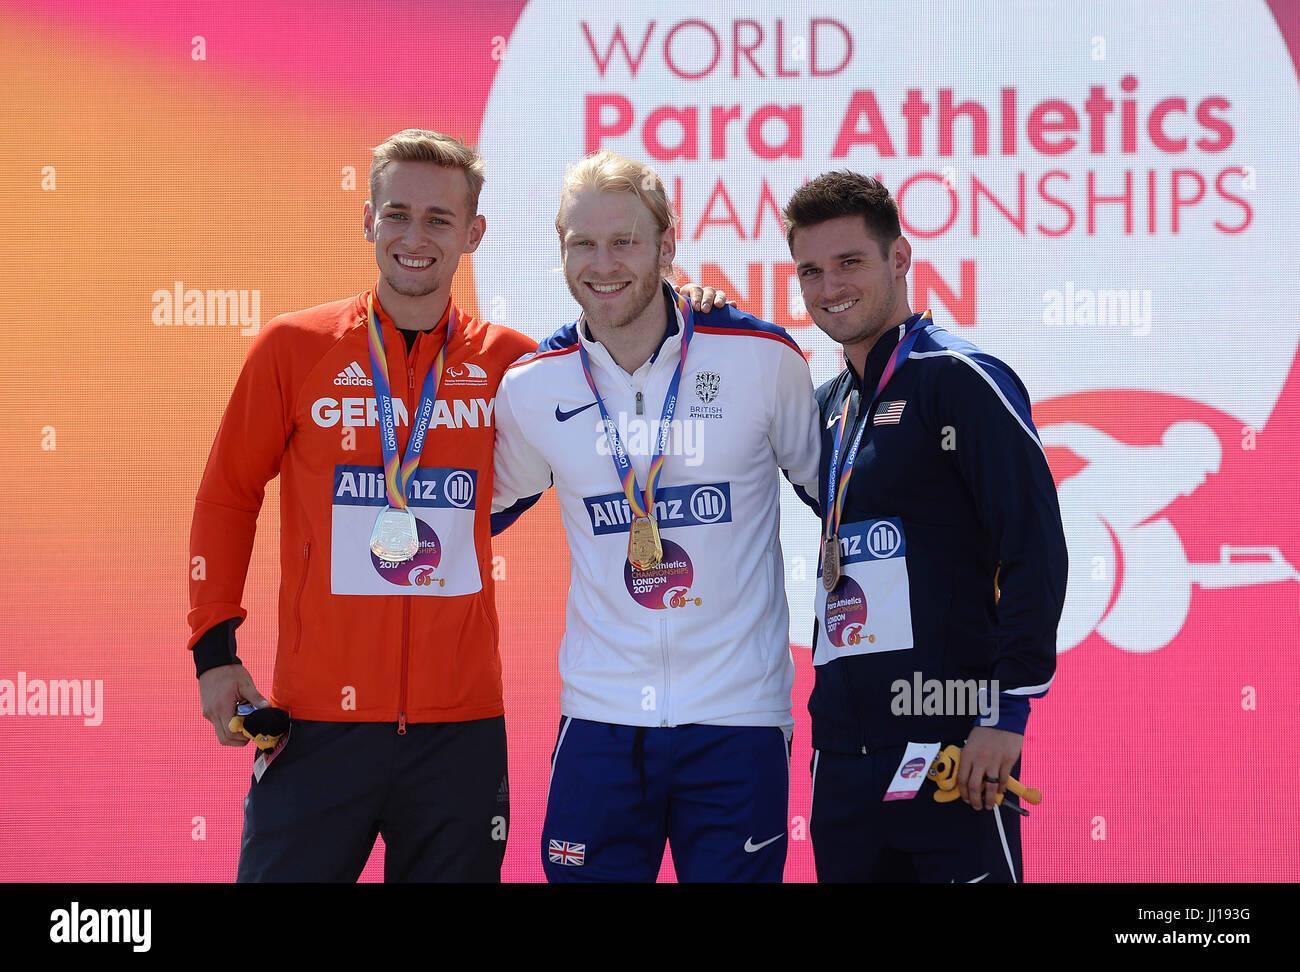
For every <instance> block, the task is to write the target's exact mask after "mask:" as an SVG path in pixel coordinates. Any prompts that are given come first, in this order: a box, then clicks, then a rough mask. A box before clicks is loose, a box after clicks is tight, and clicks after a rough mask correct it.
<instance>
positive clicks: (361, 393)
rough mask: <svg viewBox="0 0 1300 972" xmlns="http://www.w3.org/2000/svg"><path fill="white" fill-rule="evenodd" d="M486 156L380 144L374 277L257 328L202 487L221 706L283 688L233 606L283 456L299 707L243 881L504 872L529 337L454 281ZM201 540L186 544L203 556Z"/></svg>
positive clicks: (284, 569) (289, 665)
mask: <svg viewBox="0 0 1300 972" xmlns="http://www.w3.org/2000/svg"><path fill="white" fill-rule="evenodd" d="M482 185H483V160H482V159H481V158H480V157H479V156H478V155H477V153H475V152H474V151H473V150H471V149H469V148H467V147H466V146H464V145H462V144H461V143H460V142H458V141H457V140H456V139H453V138H450V137H448V136H445V135H440V134H438V133H435V132H426V131H420V130H414V129H411V130H407V131H404V132H400V133H398V134H396V135H394V136H392V137H391V138H389V139H388V140H387V141H385V142H384V143H383V144H382V145H380V146H379V147H378V148H377V149H376V150H375V155H374V161H373V163H372V164H371V169H370V199H369V201H368V202H367V203H366V205H365V210H364V228H365V237H366V239H367V240H368V241H370V242H373V243H374V246H375V260H376V262H377V264H378V266H379V281H378V283H377V284H376V285H375V287H373V288H372V289H371V290H369V291H367V292H365V293H361V294H358V295H356V296H353V297H349V298H347V299H345V300H340V301H335V302H333V303H329V304H322V305H320V306H318V307H313V308H310V309H309V310H305V311H300V312H297V313H290V314H284V315H282V316H280V317H277V318H276V319H274V320H273V321H271V322H270V323H269V324H268V325H267V326H266V327H265V328H264V329H263V330H262V332H261V333H260V334H259V335H258V336H257V338H256V340H255V341H254V343H253V345H252V347H251V349H250V350H249V353H248V358H247V360H246V362H245V364H244V367H243V370H242V372H241V373H240V376H239V379H238V381H237V383H236V385H235V390H234V393H233V395H232V397H231V400H230V404H229V405H228V406H227V408H226V412H225V415H224V417H223V419H222V422H221V427H220V429H219V430H218V432H217V437H216V441H215V443H214V444H213V447H212V453H211V455H210V457H209V459H208V465H207V468H206V470H205V472H204V475H203V480H202V483H201V484H200V486H199V491H198V497H197V499H196V502H195V509H194V523H193V527H192V531H191V535H190V555H191V558H194V557H202V558H203V561H204V562H205V569H204V571H201V572H197V573H200V574H201V575H202V577H201V579H191V582H190V602H191V608H192V610H191V611H190V614H189V623H190V627H191V629H192V634H191V637H190V640H189V647H190V648H191V649H193V655H194V661H195V668H196V670H197V672H198V675H199V692H200V696H201V700H202V705H203V714H204V716H205V717H206V718H207V719H208V720H209V721H210V722H211V723H212V725H213V728H214V729H215V730H216V733H217V738H218V739H219V740H220V741H221V743H222V744H223V745H227V746H242V745H244V744H245V743H246V742H247V739H246V738H245V737H244V736H242V735H237V734H235V733H232V732H230V731H229V730H228V728H227V723H228V722H229V720H230V718H231V717H232V716H233V715H234V714H235V705H236V701H237V700H238V699H240V698H243V699H247V700H249V701H251V702H252V703H253V704H255V705H258V706H262V705H266V704H267V701H266V699H264V698H263V697H262V695H261V694H260V693H259V692H258V690H257V688H256V687H255V686H254V684H253V681H252V679H251V677H250V676H249V674H248V672H247V670H245V668H244V667H243V665H242V664H240V662H239V659H238V657H237V655H236V647H235V635H234V631H235V628H236V627H238V625H239V624H240V623H241V622H242V621H243V619H244V618H245V617H246V615H247V612H246V611H245V610H244V609H243V608H242V607H240V599H241V596H242V593H243V587H244V579H245V574H246V573H247V569H248V560H249V554H250V551H251V549H252V545H253V535H254V531H255V529H256V525H257V514H258V510H259V509H260V507H261V504H262V495H263V490H264V488H265V485H266V483H267V482H268V481H269V480H270V479H271V478H272V477H274V476H275V475H276V474H277V473H279V474H280V477H281V538H280V566H281V579H280V603H279V608H280V612H279V613H280V629H279V648H278V650H277V652H276V658H275V675H274V680H273V683H272V687H271V699H272V702H273V704H275V705H277V706H279V707H280V708H283V709H287V710H288V711H289V713H290V714H291V716H292V717H293V728H292V730H291V733H290V737H289V740H288V742H287V744H286V745H285V747H284V749H283V751H282V752H280V753H279V754H277V756H276V757H275V759H274V761H273V762H272V763H271V764H270V765H269V766H267V767H266V769H265V772H264V773H263V774H262V775H261V776H260V778H259V779H256V780H255V781H254V782H253V783H252V786H251V788H250V790H249V794H248V798H247V800H245V803H244V807H245V816H244V834H243V842H242V846H241V850H240V858H239V871H238V878H237V880H239V881H259V880H282V881H354V880H356V878H357V876H358V875H359V874H360V873H361V870H362V868H363V867H364V866H365V863H366V861H367V859H368V858H369V856H370V852H371V849H372V847H373V846H374V841H375V837H376V835H377V834H380V833H382V834H383V836H384V844H385V848H386V854H385V862H384V876H385V879H386V880H390V881H394V880H395V881H403V880H411V881H433V880H457V881H498V880H500V871H501V862H502V859H503V857H504V854H505V837H506V829H507V827H508V821H509V786H508V783H507V779H506V736H505V719H504V708H503V705H502V690H501V660H500V655H499V653H498V650H497V633H498V632H497V617H496V608H495V602H494V590H493V581H492V572H491V545H490V544H491V539H490V538H491V528H490V523H489V512H490V508H491V502H492V440H493V415H492V413H493V408H494V405H495V395H496V387H497V383H498V381H499V380H500V378H501V375H502V373H503V371H504V370H505V368H506V366H507V365H509V364H510V363H511V362H513V361H515V360H516V359H517V358H519V357H520V356H521V355H523V354H526V353H528V352H530V351H532V350H534V349H535V348H536V342H534V341H532V340H530V339H528V338H527V337H525V336H524V335H522V334H519V333H517V332H516V331H512V330H510V329H509V328H506V327H500V326H497V325H493V324H488V323H486V322H483V321H479V320H476V319H474V318H473V317H470V316H469V315H467V314H464V313H462V312H461V311H460V310H459V309H457V308H456V307H455V306H454V305H453V304H452V303H451V300H450V297H451V284H452V276H453V275H454V273H455V271H456V267H457V264H458V263H459V261H460V258H461V256H462V255H463V254H466V253H472V252H473V251H474V250H476V249H477V248H478V245H479V242H480V240H481V239H482V237H483V232H484V229H485V221H484V219H483V217H482V216H480V215H477V211H478V196H479V190H480V188H481V187H482ZM192 562H193V561H192Z"/></svg>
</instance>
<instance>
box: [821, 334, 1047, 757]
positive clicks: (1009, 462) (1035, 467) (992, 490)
mask: <svg viewBox="0 0 1300 972" xmlns="http://www.w3.org/2000/svg"><path fill="white" fill-rule="evenodd" d="M918 316H919V315H918ZM916 319H917V318H916V317H913V318H911V319H910V320H909V321H907V322H905V323H904V324H902V325H900V326H899V327H896V328H893V329H891V330H890V331H887V332H886V333H885V334H884V335H882V336H881V338H880V340H879V341H877V342H876V345H875V347H874V348H872V350H871V352H870V354H869V355H868V357H867V363H866V369H865V371H866V373H865V375H863V376H862V377H861V378H859V376H857V375H856V374H855V373H854V372H853V369H852V368H851V367H846V368H845V370H844V371H843V372H841V373H840V374H839V375H838V376H837V377H835V378H833V379H832V380H831V381H829V382H827V383H826V384H824V385H822V386H821V388H819V389H818V390H817V402H818V405H819V407H820V410H821V427H822V461H821V482H820V490H819V494H818V496H817V497H815V498H813V497H809V496H807V494H805V493H803V492H802V491H801V490H797V492H799V493H800V496H801V498H802V499H804V500H805V502H808V503H809V505H812V506H813V508H814V509H815V510H818V511H819V512H820V508H821V507H822V506H825V504H826V489H827V476H828V471H829V466H830V461H831V453H832V451H833V447H834V436H835V430H836V426H837V425H838V420H839V416H840V414H841V412H842V411H843V410H844V408H845V404H846V401H847V403H848V407H849V409H850V413H849V421H850V423H851V424H850V426H849V427H848V428H847V429H846V435H845V439H846V441H845V442H844V445H843V451H842V453H841V457H840V459H841V463H843V460H844V457H845V454H846V453H847V452H848V448H849V444H850V443H851V442H852V433H854V432H856V428H857V423H858V422H861V421H862V420H863V416H861V415H857V412H858V411H860V410H861V409H863V408H865V407H866V406H867V403H869V402H870V400H871V396H872V394H874V392H875V390H876V384H877V383H878V382H879V380H880V376H881V374H882V372H883V371H884V368H885V364H886V362H887V361H888V359H889V356H890V354H891V353H892V351H893V350H894V348H895V346H896V345H897V344H898V342H899V341H900V339H901V338H902V336H903V334H904V332H905V330H906V328H907V326H908V325H909V324H911V323H912V322H913V321H915V320H916ZM899 402H902V403H903V404H902V406H901V411H900V406H899V405H898V403H899ZM891 406H892V407H891ZM882 413H883V414H882ZM855 415H856V419H855ZM865 418H866V420H867V421H868V422H871V423H872V424H871V425H869V426H868V428H867V431H866V432H865V434H864V436H863V440H862V445H861V447H860V451H859V453H858V457H857V461H856V464H855V467H854V471H853V475H852V477H851V479H850V481H849V491H848V495H847V496H846V497H845V502H844V513H843V517H842V520H841V522H842V523H843V524H850V523H855V522H860V521H869V520H873V519H875V518H881V517H892V518H897V519H898V520H900V521H901V524H902V529H903V533H904V535H905V541H906V548H905V561H906V569H907V577H908V586H909V590H910V601H911V605H910V607H911V611H910V613H911V625H912V636H913V645H914V647H913V648H911V649H910V650H899V651H878V652H875V653H863V654H848V655H842V656H841V657H837V658H833V659H831V660H830V661H828V662H826V663H825V664H821V665H818V667H817V669H816V675H817V677H816V685H815V687H814V689H813V694H812V698H811V699H810V700H809V704H808V708H809V711H810V713H811V715H812V736H813V739H812V742H813V746H814V748H816V749H824V750H829V751H831V752H846V753H858V752H869V751H871V750H874V749H877V748H881V747H885V746H895V745H900V744H903V743H906V742H909V741H913V742H936V741H940V742H943V743H945V744H948V743H955V744H957V745H961V744H962V743H963V742H964V740H965V739H966V736H967V734H968V733H969V731H970V729H971V728H972V727H973V726H974V725H976V724H977V721H978V719H979V716H978V714H974V715H971V714H965V715H953V714H951V713H949V714H944V715H923V714H916V712H915V710H913V714H910V715H906V714H905V715H899V714H895V711H896V709H898V708H900V707H899V706H892V705H891V704H892V703H894V701H895V699H896V694H897V693H896V682H897V680H899V679H905V680H907V681H908V682H909V683H913V682H914V681H915V680H916V678H917V674H918V673H919V679H920V680H921V682H922V683H924V682H925V681H926V680H930V679H937V680H940V681H942V680H947V679H953V680H957V679H963V680H964V679H983V680H993V679H996V680H997V682H998V687H999V689H1000V694H999V703H1000V704H999V710H1000V711H999V720H998V722H997V724H996V727H997V728H1003V729H1010V730H1013V731H1016V732H1023V731H1024V726H1025V721H1026V719H1027V718H1028V713H1029V702H1028V700H1029V699H1030V698H1034V697H1039V696H1042V695H1043V694H1044V693H1045V692H1046V691H1047V688H1048V686H1049V685H1050V683H1051V681H1052V678H1053V675H1054V674H1055V670H1056V627H1057V623H1058V622H1059V620H1060V617H1061V608H1062V605H1063V603H1064V600H1065V581H1066V552H1065V536H1064V532H1063V530H1062V527H1061V513H1060V507H1059V505H1058V503H1057V497H1056V487H1055V484H1054V483H1053V481H1052V474H1051V471H1050V470H1049V469H1048V465H1047V459H1046V456H1045V455H1044V452H1043V447H1042V445H1041V443H1040V442H1039V439H1038V433H1037V430H1036V429H1035V428H1034V425H1033V420H1032V418H1031V414H1030V404H1029V396H1028V394H1027V393H1026V391H1025V388H1024V386H1023V385H1022V384H1021V382H1020V379H1019V378H1018V377H1017V376H1016V375H1015V373H1014V372H1013V371H1012V370H1011V369H1010V368H1009V367H1007V365H1006V364H1004V363H1003V362H1001V361H999V360H998V359H997V358H995V357H993V356H992V355H989V354H985V353H984V352H983V351H980V350H979V349H978V348H977V347H975V346H974V345H973V344H971V343H970V342H969V341H966V340H964V339H963V338H960V337H957V336H956V335H954V334H951V333H949V332H948V331H945V330H944V329H943V328H941V327H939V326H938V325H935V324H929V325H924V326H923V332H922V334H921V335H920V337H919V338H918V339H917V342H916V344H915V346H914V347H913V350H912V353H911V355H910V357H909V358H908V359H907V361H906V362H905V363H904V364H903V365H902V366H901V367H900V368H899V369H898V370H897V371H896V372H895V373H894V376H893V378H892V379H891V380H890V382H889V384H888V385H887V386H886V387H885V389H884V390H883V391H882V392H881V395H880V400H879V401H877V402H876V405H875V407H874V408H873V409H872V411H871V414H870V415H868V416H866V417H865ZM878 418H881V419H884V421H883V422H880V423H879V424H877V419H878ZM814 500H815V502H814ZM823 515H824V514H823ZM824 532H825V526H824V521H823V534H824ZM995 574H996V575H997V585H998V587H999V588H1000V589H1001V599H1000V600H995V594H994V577H995ZM820 582H821V581H820V579H819V580H818V583H820ZM868 610H870V606H869V605H868ZM819 627H820V626H818V628H815V630H814V634H813V649H814V657H816V654H815V653H816V650H817V639H818V638H819V637H824V636H825V632H822V631H820V630H818V629H819ZM864 648H865V646H864Z"/></svg>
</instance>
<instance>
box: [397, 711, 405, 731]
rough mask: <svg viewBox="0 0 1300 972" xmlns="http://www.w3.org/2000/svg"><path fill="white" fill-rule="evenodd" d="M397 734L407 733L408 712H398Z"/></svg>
mask: <svg viewBox="0 0 1300 972" xmlns="http://www.w3.org/2000/svg"><path fill="white" fill-rule="evenodd" d="M397 734H398V735H399V736H405V735H406V713H405V712H399V713H397Z"/></svg>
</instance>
